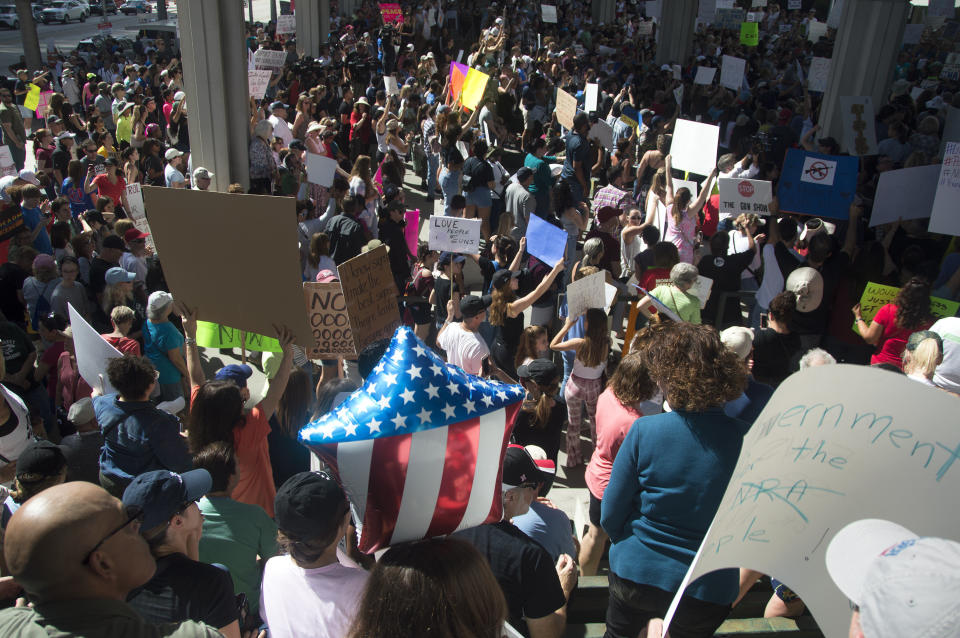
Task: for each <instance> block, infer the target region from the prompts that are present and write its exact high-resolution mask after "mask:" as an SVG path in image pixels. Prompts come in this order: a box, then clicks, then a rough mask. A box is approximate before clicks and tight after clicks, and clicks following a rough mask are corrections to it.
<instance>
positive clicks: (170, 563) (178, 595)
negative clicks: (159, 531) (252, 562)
mask: <svg viewBox="0 0 960 638" xmlns="http://www.w3.org/2000/svg"><path fill="white" fill-rule="evenodd" d="M127 602H128V603H130V606H131V607H133V608H134V609H136V610H137V612H138V613H139V614H140V615H141V616H143V618H144V620H146V621H147V622H149V623H153V624H160V623H169V622H180V621H183V620H197V621H200V622H204V623H206V624H208V625H210V626H211V627H215V628H217V629H219V628H221V627H226V626H227V625H229V624H230V623H232V622H233V621H234V620H238V619H239V613H238V612H237V603H236V598H235V597H234V594H233V579H232V578H230V574H228V573H227V572H226V571H224V570H223V569H220V568H219V567H214V566H213V565H208V564H206V563H200V562H197V561H195V560H191V559H189V558H187V557H186V556H184V555H183V554H170V555H168V556H163V557H161V558H158V559H157V572H156V573H155V574H154V575H153V578H151V579H150V581H149V582H147V584H146V585H144V586H143V587H141V588H140V589H138V590H136V591H134V592H133V593H132V594H131V595H130V596H129V597H128V598H127Z"/></svg>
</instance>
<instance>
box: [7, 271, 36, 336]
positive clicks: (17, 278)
mask: <svg viewBox="0 0 960 638" xmlns="http://www.w3.org/2000/svg"><path fill="white" fill-rule="evenodd" d="M29 276H30V273H28V272H27V271H26V270H24V269H23V268H21V267H20V266H18V265H17V264H15V263H12V262H7V263H5V264H3V265H2V266H0V311H2V312H3V316H4V317H6V318H7V319H8V320H9V321H12V322H13V323H15V324H17V325H18V326H20V327H21V328H25V327H26V325H27V324H26V322H25V321H24V313H25V312H26V311H27V309H26V307H24V305H23V303H21V301H20V298H19V297H18V296H17V291H18V290H23V282H24V281H26V280H27V277H29Z"/></svg>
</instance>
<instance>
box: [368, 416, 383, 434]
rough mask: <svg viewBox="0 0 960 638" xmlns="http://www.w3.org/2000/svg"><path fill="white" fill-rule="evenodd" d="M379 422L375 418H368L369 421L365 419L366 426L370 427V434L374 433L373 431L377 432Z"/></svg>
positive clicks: (378, 431)
mask: <svg viewBox="0 0 960 638" xmlns="http://www.w3.org/2000/svg"><path fill="white" fill-rule="evenodd" d="M380 424H381V421H377V420H376V419H370V420H369V421H367V427H368V428H370V434H375V433H376V434H379V433H380Z"/></svg>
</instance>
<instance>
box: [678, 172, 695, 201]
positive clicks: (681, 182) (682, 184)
mask: <svg viewBox="0 0 960 638" xmlns="http://www.w3.org/2000/svg"><path fill="white" fill-rule="evenodd" d="M681 188H686V189H688V190H689V191H690V198H691V201H692V200H695V199H697V193H698V192H699V189H700V185H699V184H697V183H696V182H695V181H693V180H692V179H677V178H676V177H674V178H673V193H674V195H676V193H677V191H678V190H680V189H681Z"/></svg>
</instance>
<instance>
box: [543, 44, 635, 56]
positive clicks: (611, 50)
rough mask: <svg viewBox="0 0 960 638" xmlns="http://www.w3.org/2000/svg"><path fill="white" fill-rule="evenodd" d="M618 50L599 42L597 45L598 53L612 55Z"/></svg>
mask: <svg viewBox="0 0 960 638" xmlns="http://www.w3.org/2000/svg"><path fill="white" fill-rule="evenodd" d="M538 48H539V47H538ZM616 52H617V50H616V49H614V48H613V47H608V46H606V45H603V44H598V45H597V53H599V54H600V55H606V56H611V55H615V54H616Z"/></svg>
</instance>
